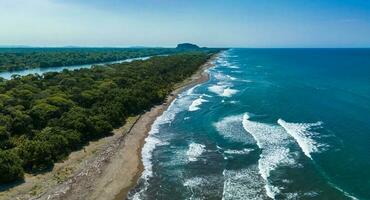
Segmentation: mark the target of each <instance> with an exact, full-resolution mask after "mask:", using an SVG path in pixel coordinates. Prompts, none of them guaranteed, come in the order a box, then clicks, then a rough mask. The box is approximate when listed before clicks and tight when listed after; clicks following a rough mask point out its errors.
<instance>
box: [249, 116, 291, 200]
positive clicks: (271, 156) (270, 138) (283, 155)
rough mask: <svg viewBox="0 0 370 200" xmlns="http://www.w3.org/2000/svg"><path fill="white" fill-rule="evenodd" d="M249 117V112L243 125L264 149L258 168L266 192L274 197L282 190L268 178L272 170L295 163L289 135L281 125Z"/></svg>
mask: <svg viewBox="0 0 370 200" xmlns="http://www.w3.org/2000/svg"><path fill="white" fill-rule="evenodd" d="M249 118H250V117H249V115H248V114H245V115H244V116H243V127H244V129H245V130H246V131H247V132H248V133H250V134H251V135H252V136H253V138H254V139H255V140H256V142H257V145H258V147H259V148H260V149H262V153H261V155H260V159H259V160H258V169H259V173H260V175H261V177H262V178H263V179H264V180H265V189H266V194H267V195H268V196H269V197H270V198H272V199H274V198H275V195H276V194H278V193H279V191H280V190H279V188H278V187H275V186H273V185H271V184H270V182H269V180H268V178H269V176H270V174H271V172H272V171H273V170H275V169H276V168H277V167H279V166H292V165H294V164H295V160H294V159H293V158H292V156H291V155H290V150H289V148H288V147H287V146H288V144H289V140H288V138H289V136H288V135H287V134H286V133H285V131H284V129H283V128H281V127H279V126H275V125H270V124H265V123H260V122H254V121H250V120H249Z"/></svg>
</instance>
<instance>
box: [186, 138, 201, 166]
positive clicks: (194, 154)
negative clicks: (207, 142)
mask: <svg viewBox="0 0 370 200" xmlns="http://www.w3.org/2000/svg"><path fill="white" fill-rule="evenodd" d="M205 147H206V146H204V145H203V144H198V143H194V142H193V143H191V144H190V145H189V149H188V151H187V152H186V155H187V156H188V160H189V161H190V162H194V161H197V160H198V157H199V156H201V155H202V154H203V152H204V151H205Z"/></svg>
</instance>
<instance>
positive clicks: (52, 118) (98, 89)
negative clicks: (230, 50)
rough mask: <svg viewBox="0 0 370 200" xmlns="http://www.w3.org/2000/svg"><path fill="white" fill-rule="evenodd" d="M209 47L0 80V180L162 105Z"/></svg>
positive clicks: (56, 157) (43, 163)
mask: <svg viewBox="0 0 370 200" xmlns="http://www.w3.org/2000/svg"><path fill="white" fill-rule="evenodd" d="M216 51H217V50H213V51H202V52H200V51H199V52H192V53H191V52H188V53H181V54H175V55H170V56H155V57H152V58H151V59H148V60H145V61H133V62H131V63H121V64H111V65H107V66H94V67H93V68H91V69H80V70H76V71H68V70H64V71H63V72H60V73H56V72H51V73H46V74H44V75H43V76H39V75H28V76H24V77H15V78H14V79H12V80H3V79H0V183H9V182H13V181H15V180H20V179H22V177H23V173H24V172H30V173H33V172H37V171H40V170H44V169H46V168H50V167H51V166H52V165H53V163H55V162H57V161H60V160H62V159H64V158H65V157H66V156H67V155H68V154H69V153H70V152H71V151H74V150H76V149H79V148H81V147H82V146H83V145H85V144H87V143H88V142H89V141H91V140H95V139H98V138H101V137H104V136H107V135H109V134H111V131H112V130H113V128H114V127H117V126H120V125H122V124H123V123H124V121H125V120H126V119H127V117H129V116H132V115H137V114H140V113H142V112H144V111H145V110H147V109H150V108H151V107H152V106H153V105H156V104H159V103H161V102H163V100H164V99H165V97H166V95H168V94H169V92H170V91H171V90H172V89H173V87H174V85H175V84H176V83H178V82H181V81H183V80H184V79H186V78H187V77H189V76H190V75H191V74H193V73H194V72H195V71H196V70H197V69H198V68H199V66H200V65H202V64H203V63H205V62H206V61H207V59H209V58H210V56H211V55H212V54H213V53H215V52H216Z"/></svg>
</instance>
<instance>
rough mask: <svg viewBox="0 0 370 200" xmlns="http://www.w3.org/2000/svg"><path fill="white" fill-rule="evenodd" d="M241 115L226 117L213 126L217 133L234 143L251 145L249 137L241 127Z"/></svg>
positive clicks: (251, 140)
mask: <svg viewBox="0 0 370 200" xmlns="http://www.w3.org/2000/svg"><path fill="white" fill-rule="evenodd" d="M242 121H243V115H233V116H228V117H225V118H223V119H221V120H220V121H218V122H216V123H214V124H213V126H214V127H215V128H216V130H217V132H218V133H220V134H221V135H222V136H223V137H225V138H226V139H229V140H231V141H234V142H243V143H246V144H248V143H253V142H254V140H253V138H252V137H251V136H250V135H246V134H245V133H244V130H243V126H242V125H241V123H242Z"/></svg>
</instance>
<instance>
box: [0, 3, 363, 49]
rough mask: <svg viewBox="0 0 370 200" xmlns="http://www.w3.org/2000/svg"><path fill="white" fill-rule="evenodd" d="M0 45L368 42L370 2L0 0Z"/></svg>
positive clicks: (309, 44)
mask: <svg viewBox="0 0 370 200" xmlns="http://www.w3.org/2000/svg"><path fill="white" fill-rule="evenodd" d="M0 27H1V30H0V44H1V45H33V46H66V45H76V46H169V47H170V46H174V45H176V44H177V43H179V42H193V43H197V44H199V45H201V46H210V47H370V1H368V0H254V1H252V0H212V1H211V0H183V1H179V0H100V1H98V0H32V1H30V0H0Z"/></svg>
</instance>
